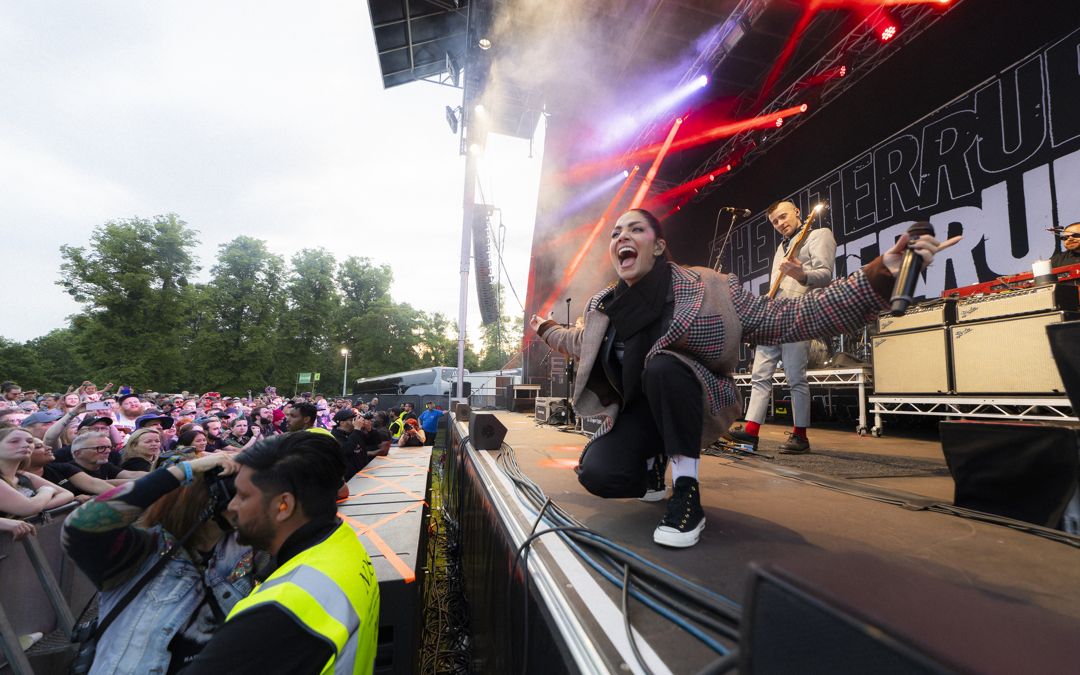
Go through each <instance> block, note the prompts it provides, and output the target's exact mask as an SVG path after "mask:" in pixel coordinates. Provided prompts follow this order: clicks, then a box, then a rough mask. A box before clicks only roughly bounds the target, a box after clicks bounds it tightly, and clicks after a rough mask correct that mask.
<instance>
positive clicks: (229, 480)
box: [204, 466, 236, 530]
mask: <svg viewBox="0 0 1080 675" xmlns="http://www.w3.org/2000/svg"><path fill="white" fill-rule="evenodd" d="M221 472H222V467H220V466H215V467H214V468H213V469H210V470H209V471H207V472H206V473H205V474H204V479H205V480H206V487H207V489H209V490H210V505H209V509H210V512H211V514H212V517H213V518H214V519H215V520H217V522H218V524H219V525H221V526H222V527H223V529H227V530H231V529H232V525H229V524H227V523H225V524H222V523H223V521H224V519H223V518H222V516H221V514H223V513H224V512H225V509H227V508H228V507H229V502H230V501H232V498H233V497H235V496H236V477H235V476H222V475H221Z"/></svg>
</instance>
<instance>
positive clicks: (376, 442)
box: [363, 427, 390, 452]
mask: <svg viewBox="0 0 1080 675" xmlns="http://www.w3.org/2000/svg"><path fill="white" fill-rule="evenodd" d="M389 440H390V432H389V431H388V430H387V429H385V428H379V427H372V428H371V431H368V432H367V433H365V434H364V443H363V445H364V450H366V451H368V452H375V451H376V450H378V449H379V446H380V445H382V444H383V443H385V442H386V441H389Z"/></svg>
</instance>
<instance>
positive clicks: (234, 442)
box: [225, 417, 259, 450]
mask: <svg viewBox="0 0 1080 675" xmlns="http://www.w3.org/2000/svg"><path fill="white" fill-rule="evenodd" d="M248 426H249V425H248V421H247V418H246V417H237V418H236V419H234V420H233V421H232V422H231V423H230V424H229V434H228V435H227V436H225V446H226V448H228V449H229V450H247V449H248V448H250V447H251V446H253V445H255V441H257V440H259V427H254V428H253V429H249V428H248Z"/></svg>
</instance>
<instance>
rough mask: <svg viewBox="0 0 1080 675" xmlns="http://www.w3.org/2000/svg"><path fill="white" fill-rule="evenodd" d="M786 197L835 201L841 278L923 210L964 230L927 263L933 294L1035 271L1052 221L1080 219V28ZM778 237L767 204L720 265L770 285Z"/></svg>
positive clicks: (827, 221)
mask: <svg viewBox="0 0 1080 675" xmlns="http://www.w3.org/2000/svg"><path fill="white" fill-rule="evenodd" d="M972 58H977V57H975V56H974V55H973V57H972ZM837 104H838V105H843V104H844V102H843V101H838V102H837ZM853 112H854V111H853ZM789 198H790V199H791V200H793V201H794V202H795V204H796V205H798V207H799V208H800V209H801V210H802V213H803V214H804V215H805V214H807V213H809V211H808V209H809V208H810V207H812V206H813V205H814V204H816V203H818V202H822V201H823V202H826V203H827V204H828V206H829V208H828V209H827V210H826V211H824V212H823V213H822V214H821V217H820V219H819V221H818V223H817V226H820V227H829V228H831V229H832V231H833V234H834V235H835V237H836V241H837V244H838V245H837V250H836V255H837V260H836V274H837V276H841V275H845V274H848V273H850V272H853V271H855V270H856V269H858V268H859V267H860V266H862V265H863V264H865V263H866V262H869V261H870V260H872V259H873V258H874V257H876V256H877V255H878V254H879V253H880V252H881V251H882V250H885V249H886V248H888V247H889V246H891V245H892V244H893V243H894V242H895V241H896V238H897V237H898V236H899V235H900V234H902V233H903V232H904V231H906V230H907V228H908V226H909V225H910V224H911V223H912V222H914V221H916V220H924V219H928V220H930V221H931V222H932V223H933V225H934V227H935V229H936V230H937V235H938V238H939V239H945V238H946V237H949V236H953V235H956V234H963V235H964V239H963V241H961V242H960V244H958V245H957V246H954V247H953V248H951V249H949V250H947V251H945V252H943V253H942V255H940V256H938V258H937V259H935V261H934V265H933V266H931V267H930V268H929V269H928V270H927V272H926V278H925V282H924V283H923V284H921V285H920V287H919V290H920V292H922V293H923V294H924V295H925V296H926V297H933V296H937V295H940V293H941V291H943V290H945V289H947V288H955V287H958V286H965V285H968V284H973V283H977V282H981V281H988V280H991V279H993V278H995V277H997V276H999V275H1007V274H1015V273H1018V272H1023V271H1029V270H1030V269H1031V263H1032V262H1034V261H1035V260H1039V259H1048V258H1049V257H1050V256H1051V255H1052V254H1053V253H1054V252H1055V250H1057V249H1056V241H1055V238H1054V235H1053V234H1052V233H1051V232H1049V231H1047V228H1050V227H1060V226H1064V225H1068V224H1069V223H1072V222H1076V221H1080V29H1077V30H1076V31H1074V32H1072V33H1071V34H1069V35H1068V36H1067V37H1065V38H1064V39H1061V40H1059V41H1056V42H1053V43H1051V44H1048V45H1045V46H1044V47H1042V48H1041V49H1039V50H1038V51H1037V52H1035V53H1033V54H1031V55H1029V56H1028V57H1026V58H1024V59H1022V60H1020V61H1019V62H1017V63H1015V64H1013V65H1012V66H1011V67H1009V68H1007V69H1005V70H1004V71H1002V72H1001V73H999V74H997V75H995V76H994V77H992V78H990V79H988V80H986V81H984V82H983V83H981V84H980V85H978V86H976V87H974V88H973V89H971V90H970V91H967V92H965V93H964V94H962V95H960V96H958V97H956V98H955V99H953V100H952V101H950V102H948V103H947V104H945V105H943V106H942V107H941V108H939V109H937V110H936V111H934V112H933V113H931V114H929V115H927V116H926V117H924V118H922V119H920V120H918V121H916V122H914V123H913V124H911V125H910V126H908V127H907V128H905V129H903V130H901V131H899V132H898V133H896V134H894V135H893V136H891V137H889V138H887V139H885V140H884V141H882V142H881V143H879V144H877V145H876V146H874V147H872V148H870V149H868V150H866V151H865V152H863V153H862V154H860V155H858V156H856V157H853V158H852V159H851V160H849V161H848V162H846V163H845V164H843V165H841V166H840V167H838V168H837V169H835V170H833V171H831V172H829V173H828V174H826V175H824V176H822V177H821V178H819V179H817V180H816V181H814V182H812V183H811V184H809V185H807V186H804V187H803V188H802V189H800V190H798V191H796V192H795V193H794V194H792V195H790V196H789ZM778 244H779V235H778V234H777V233H776V232H775V230H773V228H772V226H771V225H770V224H769V222H768V220H767V219H766V217H765V213H764V212H762V213H757V214H754V215H753V216H751V217H750V218H748V219H747V220H746V221H744V222H743V223H741V224H740V225H738V226H736V228H735V229H733V230H732V232H731V240H730V242H728V245H727V247H726V250H725V253H724V256H723V258H722V262H723V271H725V272H732V273H735V274H737V275H738V276H739V279H740V280H741V281H742V282H743V283H744V284H745V285H746V287H747V288H748V289H750V290H752V291H754V292H756V293H764V292H766V291H767V290H768V274H769V266H770V263H771V260H772V257H773V254H774V253H775V251H776V247H777V245H778ZM714 245H715V246H716V247H717V248H719V247H720V245H721V242H719V241H718V242H715V243H714Z"/></svg>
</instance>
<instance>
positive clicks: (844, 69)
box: [836, 66, 847, 77]
mask: <svg viewBox="0 0 1080 675" xmlns="http://www.w3.org/2000/svg"><path fill="white" fill-rule="evenodd" d="M836 75H837V77H844V76H846V75H847V66H840V67H839V68H837V69H836Z"/></svg>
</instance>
